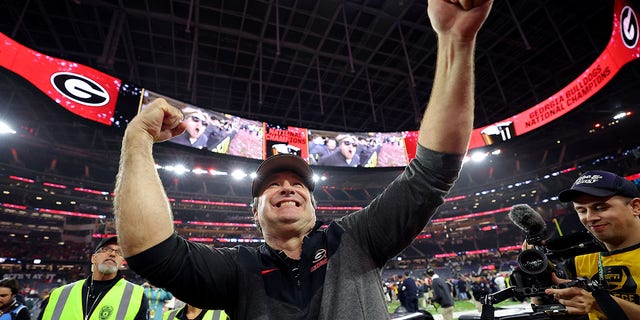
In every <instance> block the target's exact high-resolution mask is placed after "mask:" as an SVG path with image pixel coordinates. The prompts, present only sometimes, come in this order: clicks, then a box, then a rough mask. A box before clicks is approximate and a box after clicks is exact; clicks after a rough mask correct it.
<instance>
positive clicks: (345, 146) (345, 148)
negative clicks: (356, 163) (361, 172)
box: [340, 138, 356, 160]
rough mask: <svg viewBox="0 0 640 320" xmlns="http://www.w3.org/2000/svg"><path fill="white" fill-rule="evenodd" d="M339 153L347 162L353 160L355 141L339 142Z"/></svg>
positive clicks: (347, 139)
mask: <svg viewBox="0 0 640 320" xmlns="http://www.w3.org/2000/svg"><path fill="white" fill-rule="evenodd" d="M340 152H341V153H342V155H343V156H344V157H345V158H346V159H347V160H351V159H353V156H354V155H355V154H356V141H355V140H354V139H349V138H346V139H344V140H342V141H340Z"/></svg>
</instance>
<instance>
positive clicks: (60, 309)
mask: <svg viewBox="0 0 640 320" xmlns="http://www.w3.org/2000/svg"><path fill="white" fill-rule="evenodd" d="M123 263H124V257H123V256H122V250H120V246H119V245H118V238H117V237H115V236H114V237H108V238H104V239H102V241H100V243H99V244H98V246H97V247H96V249H95V251H94V253H93V255H92V256H91V271H92V273H91V276H89V277H88V278H87V279H83V280H80V281H76V282H73V283H70V284H68V285H65V286H62V287H59V288H56V289H54V290H53V291H52V292H51V295H50V296H49V298H48V299H47V300H46V301H44V302H43V307H42V312H41V313H40V315H39V316H38V319H47V320H48V319H53V320H58V319H64V320H69V319H78V320H116V319H117V320H142V319H145V320H146V319H147V309H148V306H149V303H148V302H147V299H146V298H145V296H144V289H143V288H142V287H141V286H138V285H135V284H133V283H131V282H129V281H126V280H125V279H124V278H123V277H122V275H121V274H120V272H119V270H120V268H121V267H122V264H123Z"/></svg>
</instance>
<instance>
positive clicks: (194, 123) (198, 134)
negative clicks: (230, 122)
mask: <svg viewBox="0 0 640 320" xmlns="http://www.w3.org/2000/svg"><path fill="white" fill-rule="evenodd" d="M181 111H182V114H183V115H184V121H183V122H184V124H185V130H184V132H183V133H182V134H180V135H178V136H176V137H174V138H173V139H171V141H172V142H175V143H179V144H182V145H185V146H191V147H194V148H197V149H202V148H206V147H207V141H208V139H209V137H208V136H207V135H206V134H205V131H206V129H207V127H208V126H209V116H208V115H207V114H206V113H205V112H203V111H202V110H200V109H197V108H193V107H184V108H183V109H182V110H181Z"/></svg>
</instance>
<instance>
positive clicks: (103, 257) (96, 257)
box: [91, 244, 124, 275]
mask: <svg viewBox="0 0 640 320" xmlns="http://www.w3.org/2000/svg"><path fill="white" fill-rule="evenodd" d="M91 263H92V264H93V265H94V270H95V271H99V272H100V273H103V274H109V275H110V274H115V273H117V272H118V270H119V269H120V268H121V267H122V264H123V263H124V257H123V256H122V249H120V246H119V245H117V244H108V245H106V246H104V247H102V248H100V249H99V250H98V251H97V252H96V253H94V254H93V255H92V256H91Z"/></svg>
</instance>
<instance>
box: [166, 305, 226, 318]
mask: <svg viewBox="0 0 640 320" xmlns="http://www.w3.org/2000/svg"><path fill="white" fill-rule="evenodd" d="M183 308H184V307H182V308H180V309H176V310H171V311H167V312H165V313H164V315H163V317H162V319H163V320H174V319H176V314H178V312H179V311H180V310H182V309H183ZM226 319H227V314H226V313H225V312H224V311H222V310H207V312H205V313H204V316H202V320H226Z"/></svg>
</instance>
